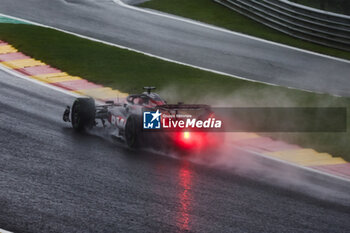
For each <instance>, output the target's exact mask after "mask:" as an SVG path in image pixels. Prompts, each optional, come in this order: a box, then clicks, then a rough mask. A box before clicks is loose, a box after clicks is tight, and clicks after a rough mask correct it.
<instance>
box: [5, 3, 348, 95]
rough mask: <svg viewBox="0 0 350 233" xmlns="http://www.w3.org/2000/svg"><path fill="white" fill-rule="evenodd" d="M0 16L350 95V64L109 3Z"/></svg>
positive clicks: (24, 9) (13, 7)
mask: <svg viewBox="0 0 350 233" xmlns="http://www.w3.org/2000/svg"><path fill="white" fill-rule="evenodd" d="M0 13H4V14H9V15H12V16H17V17H21V18H24V19H28V20H32V21H34V22H39V23H43V24H46V25H50V26H54V27H57V28H60V29H65V30H68V31H72V32H76V33H80V34H82V35H86V36H91V37H93V38H97V39H101V40H105V41H108V42H113V43H117V44H120V45H123V46H127V47H131V48H134V49H137V50H140V51H143V52H148V53H152V54H155V55H158V56H162V57H166V58H169V59H173V60H176V61H180V62H185V63H189V64H192V65H196V66H200V67H204V68H207V69H213V70H216V71H220V72H225V73H228V74H232V75H237V76H241V77H244V78H248V79H251V80H258V81H262V82H267V83H273V84H278V85H282V86H288V87H294V88H299V89H306V90H312V91H318V92H326V93H332V94H337V95H343V96H350V79H349V74H350V62H342V61H338V60H333V59H329V58H325V57H321V56H317V55H313V54H308V53H305V52H301V51H297V50H294V49H289V48H285V47H281V46H276V45H273V44H269V43H266V42H263V41H258V40H254V39H250V38H247V37H243V36H241V35H235V34H231V33H227V32H223V31H218V30H213V29H210V28H206V27H201V26H198V25H194V24H190V23H187V22H182V21H179V20H175V19H169V18H164V17H161V16H156V15H151V14H147V13H143V12H138V11H134V10H131V9H127V8H124V7H121V6H119V5H117V4H115V3H113V2H112V1H111V0H50V1H47V0H25V1H23V0H1V1H0Z"/></svg>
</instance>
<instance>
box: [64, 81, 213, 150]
mask: <svg viewBox="0 0 350 233" xmlns="http://www.w3.org/2000/svg"><path fill="white" fill-rule="evenodd" d="M144 89H146V91H145V92H143V93H141V94H132V95H129V96H128V97H126V98H125V100H123V101H122V102H119V103H115V102H114V101H106V102H104V103H103V104H95V100H94V99H93V98H77V99H76V100H75V101H74V103H73V105H72V107H70V106H67V108H66V110H65V111H64V114H63V120H64V121H65V122H71V123H72V126H73V128H74V129H75V130H76V131H89V130H92V128H102V129H104V130H107V131H108V134H109V135H111V136H112V137H113V138H116V139H118V140H120V141H123V142H125V143H126V144H127V145H128V146H129V147H131V148H140V147H156V148H159V147H163V148H169V147H172V148H180V149H184V150H192V149H195V150H199V149H203V148H204V147H213V146H214V144H216V143H217V139H218V137H215V139H214V137H213V138H209V134H210V133H208V132H191V131H189V130H186V129H181V128H179V127H173V128H172V129H171V130H165V129H154V130H147V129H144V128H145V127H144V117H145V116H144V114H143V113H144V112H156V113H159V115H161V114H167V115H168V116H175V118H178V119H179V117H177V116H180V118H181V116H186V114H191V116H192V117H195V119H203V120H205V119H207V118H208V117H209V116H212V115H213V112H212V110H211V107H210V106H209V105H204V104H183V103H178V104H167V102H166V101H165V100H163V99H162V98H161V97H160V96H159V95H158V94H156V93H153V92H152V90H153V89H155V88H154V87H144ZM164 116H165V115H164ZM170 120H171V122H173V121H174V119H170ZM167 122H168V123H169V119H168V121H167ZM190 123H191V122H190ZM192 123H193V124H194V121H192Z"/></svg>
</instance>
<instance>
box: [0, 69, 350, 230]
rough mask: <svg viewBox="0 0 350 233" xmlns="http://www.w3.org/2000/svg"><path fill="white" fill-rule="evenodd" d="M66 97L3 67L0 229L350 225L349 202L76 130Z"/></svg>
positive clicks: (0, 76) (321, 227)
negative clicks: (66, 114)
mask: <svg viewBox="0 0 350 233" xmlns="http://www.w3.org/2000/svg"><path fill="white" fill-rule="evenodd" d="M72 100H73V99H72V97H70V96H67V95H64V94H61V93H59V92H56V91H54V90H50V89H47V88H46V87H42V86H39V85H37V84H33V83H31V82H28V81H26V80H22V79H18V78H15V77H11V76H10V75H8V74H6V73H4V72H3V71H0V122H1V124H0V227H1V228H4V229H7V230H11V231H14V232H18V233H20V232H21V233H26V232H33V233H40V232H43V233H48V232H84V233H86V232H94V233H96V232H318V233H320V232H346V231H348V230H349V229H350V222H349V218H350V204H349V203H345V202H340V201H338V200H336V199H333V200H329V201H326V200H319V199H316V198H313V197H311V196H310V195H309V194H310V193H307V192H305V193H304V192H303V191H302V189H300V190H298V191H297V192H295V191H292V190H291V189H289V188H279V187H278V186H276V185H271V184H267V183H266V182H265V181H257V179H256V176H254V175H248V176H242V175H238V174H237V173H236V172H235V170H234V169H218V168H209V167H208V166H203V165H196V164H194V163H190V162H186V161H182V160H176V159H173V158H170V157H168V156H165V155H159V154H154V153H149V152H132V151H130V150H127V149H125V148H123V147H122V146H118V145H117V144H115V143H111V142H110V141H108V140H106V139H102V138H100V137H97V136H93V135H81V134H77V133H75V132H73V130H72V129H71V128H70V127H69V124H66V123H64V122H62V120H61V114H62V111H63V110H64V107H65V105H66V104H69V103H71V101H72ZM235 153H238V152H235V151H234V150H232V151H230V152H229V154H232V156H237V154H235ZM239 156H242V155H239ZM287 186H288V185H287ZM348 190H350V189H348ZM322 195H323V194H322V193H316V196H322Z"/></svg>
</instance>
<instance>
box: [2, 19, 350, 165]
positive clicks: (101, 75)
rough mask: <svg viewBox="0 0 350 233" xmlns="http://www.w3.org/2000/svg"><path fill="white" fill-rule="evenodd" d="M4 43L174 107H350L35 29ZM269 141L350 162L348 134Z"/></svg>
mask: <svg viewBox="0 0 350 233" xmlns="http://www.w3.org/2000/svg"><path fill="white" fill-rule="evenodd" d="M0 40H4V41H7V42H9V43H10V44H12V45H13V46H15V47H16V48H17V49H19V50H20V51H21V52H23V53H25V54H27V55H29V56H32V57H34V58H36V59H39V60H42V61H44V62H46V63H47V64H50V65H51V66H53V67H56V68H59V69H61V70H63V71H65V72H68V73H69V74H71V75H77V76H81V77H83V78H85V79H87V80H90V81H93V82H96V83H99V84H103V85H106V86H110V87H113V88H116V89H118V90H121V91H124V92H128V93H135V92H136V93H138V92H140V91H141V88H142V87H143V86H149V85H154V86H156V87H158V90H159V91H160V93H161V94H162V95H163V96H164V97H165V98H166V99H168V100H169V99H170V101H171V102H175V101H185V102H187V103H189V102H197V103H198V102H199V103H209V104H214V105H219V106H222V103H225V105H226V106H227V105H229V106H234V107H235V106H239V107H245V106H248V107H252V106H260V107H263V106H278V107H281V106H282V107H284V106H295V107H299V106H302V107H307V106H310V107H320V106H324V107H325V106H327V107H328V106H336V107H341V106H350V99H348V98H338V97H333V96H329V95H326V94H322V95H321V94H313V93H309V92H304V91H299V90H293V89H288V88H284V87H275V86H270V85H265V84H259V83H255V82H249V81H244V80H240V79H235V78H232V77H227V76H223V75H218V74H214V73H211V72H207V71H202V70H199V69H195V68H191V67H187V66H183V65H178V64H174V63H170V62H166V61H162V60H159V59H156V58H152V57H149V56H145V55H142V54H138V53H135V52H131V51H128V50H124V49H119V48H116V47H113V46H109V45H104V44H101V43H97V42H93V41H89V40H86V39H82V38H79V37H76V36H72V35H69V34H66V33H62V32H59V31H56V30H53V29H47V28H42V27H37V26H32V25H21V24H0ZM218 100H219V102H216V101H218ZM349 116H350V114H348V121H350V118H349ZM307 120H308V121H312V119H307ZM348 131H349V130H348ZM269 136H272V137H274V138H279V139H282V140H286V141H289V142H291V143H296V144H299V145H301V146H303V147H311V148H314V149H317V150H318V151H322V152H323V151H325V152H329V153H332V154H333V155H337V156H342V157H344V158H347V159H350V147H349V146H348V143H349V139H350V134H349V133H307V134H306V133H288V134H287V133H283V134H269Z"/></svg>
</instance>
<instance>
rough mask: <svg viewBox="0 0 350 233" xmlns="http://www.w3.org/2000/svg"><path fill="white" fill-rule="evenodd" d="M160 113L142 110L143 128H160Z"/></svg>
mask: <svg viewBox="0 0 350 233" xmlns="http://www.w3.org/2000/svg"><path fill="white" fill-rule="evenodd" d="M161 115H162V114H161V113H160V112H159V110H157V111H156V112H143V128H144V129H160V116H161Z"/></svg>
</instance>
